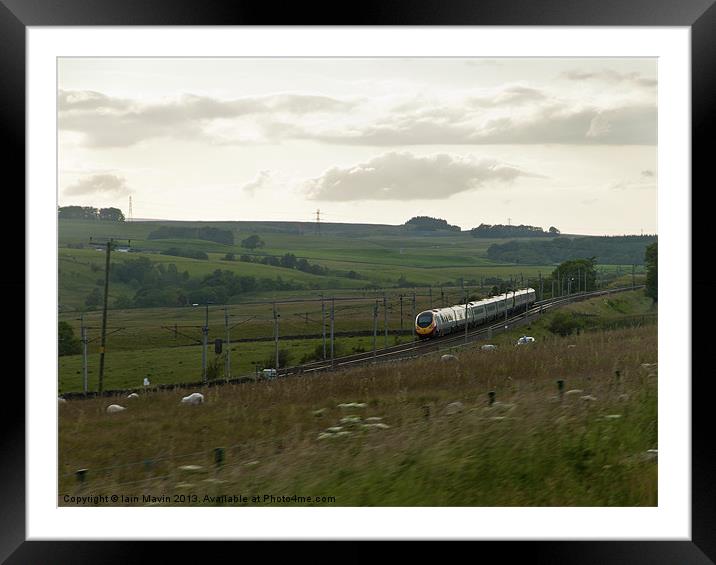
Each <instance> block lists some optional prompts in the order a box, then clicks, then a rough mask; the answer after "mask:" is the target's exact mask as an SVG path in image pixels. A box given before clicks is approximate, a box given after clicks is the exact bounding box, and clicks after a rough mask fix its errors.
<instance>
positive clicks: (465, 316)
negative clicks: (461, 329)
mask: <svg viewBox="0 0 716 565" xmlns="http://www.w3.org/2000/svg"><path fill="white" fill-rule="evenodd" d="M465 343H467V293H465Z"/></svg>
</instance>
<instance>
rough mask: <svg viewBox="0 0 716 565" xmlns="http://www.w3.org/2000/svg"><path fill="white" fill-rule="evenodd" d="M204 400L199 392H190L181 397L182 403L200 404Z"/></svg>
mask: <svg viewBox="0 0 716 565" xmlns="http://www.w3.org/2000/svg"><path fill="white" fill-rule="evenodd" d="M202 402H204V395H203V394H201V393H200V392H192V393H191V394H190V395H189V396H185V397H184V398H182V399H181V403H182V404H193V405H196V404H201V403H202Z"/></svg>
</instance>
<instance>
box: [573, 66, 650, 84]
mask: <svg viewBox="0 0 716 565" xmlns="http://www.w3.org/2000/svg"><path fill="white" fill-rule="evenodd" d="M562 76H563V77H564V78H566V79H569V80H576V81H582V80H601V81H604V82H609V83H620V82H628V83H632V84H635V85H637V86H643V87H647V88H653V87H655V86H656V85H657V80H656V79H655V78H648V77H643V76H642V75H641V73H637V72H632V73H618V72H617V71H614V70H611V69H604V70H601V71H596V72H586V71H579V70H570V71H565V72H563V73H562Z"/></svg>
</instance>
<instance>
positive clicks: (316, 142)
mask: <svg viewBox="0 0 716 565" xmlns="http://www.w3.org/2000/svg"><path fill="white" fill-rule="evenodd" d="M58 88H59V92H58V112H59V116H58V125H59V163H58V168H59V171H58V173H59V191H60V192H59V203H60V205H61V206H66V205H72V204H78V205H92V206H97V207H106V206H116V207H118V208H121V209H122V210H123V211H124V212H125V214H126V213H127V209H128V201H129V196H130V195H131V196H132V201H133V212H134V217H135V218H166V219H176V220H282V221H286V220H288V221H312V220H313V219H315V216H316V210H317V209H320V210H321V219H322V220H323V221H326V222H362V223H388V224H401V223H403V222H405V221H406V220H407V219H409V218H410V217H412V216H417V215H429V216H436V217H440V218H444V219H446V220H447V221H448V222H449V223H451V224H457V225H459V226H461V227H462V228H463V229H470V228H472V227H475V226H477V225H479V224H480V223H488V224H495V223H508V221H509V222H510V223H512V224H530V225H536V226H542V227H544V228H545V229H546V228H548V227H549V226H552V225H554V226H556V227H558V228H559V229H560V230H562V231H563V232H569V233H589V234H622V233H631V234H638V233H640V232H641V231H642V230H643V232H644V233H656V232H657V224H656V220H657V214H656V196H657V189H656V187H657V168H656V167H657V151H656V142H657V66H656V60H655V59H598V58H584V59H579V58H565V59H554V58H544V59H455V58H430V59H424V58H378V59H350V58H312V59H306V58H295V59H290V58H263V59H261V58H253V59H248V58H247V59H229V58H227V59H181V58H174V59H112V58H110V59H91V58H77V59H60V61H59V84H58Z"/></svg>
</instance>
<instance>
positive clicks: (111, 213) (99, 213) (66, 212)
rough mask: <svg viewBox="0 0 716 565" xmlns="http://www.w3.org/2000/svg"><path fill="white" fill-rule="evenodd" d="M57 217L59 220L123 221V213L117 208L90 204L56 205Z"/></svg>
mask: <svg viewBox="0 0 716 565" xmlns="http://www.w3.org/2000/svg"><path fill="white" fill-rule="evenodd" d="M57 217H58V218H59V219H60V220H101V221H106V222H123V221H124V214H123V213H122V210H120V209H119V208H94V207H92V206H58V208H57Z"/></svg>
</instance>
